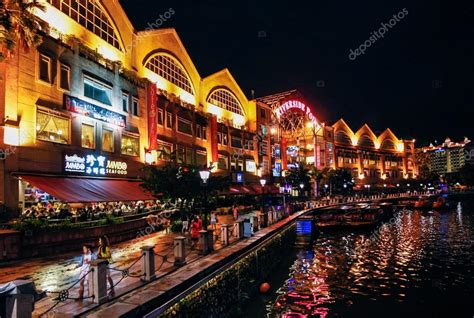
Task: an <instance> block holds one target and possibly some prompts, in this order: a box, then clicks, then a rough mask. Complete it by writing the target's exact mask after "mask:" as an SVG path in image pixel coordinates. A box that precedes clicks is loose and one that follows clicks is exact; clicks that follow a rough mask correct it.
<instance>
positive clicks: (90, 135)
mask: <svg viewBox="0 0 474 318" xmlns="http://www.w3.org/2000/svg"><path fill="white" fill-rule="evenodd" d="M81 140H82V147H83V148H88V149H95V126H93V125H87V124H82V133H81Z"/></svg>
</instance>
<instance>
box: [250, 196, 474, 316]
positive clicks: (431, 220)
mask: <svg viewBox="0 0 474 318" xmlns="http://www.w3.org/2000/svg"><path fill="white" fill-rule="evenodd" d="M374 233H376V234H378V235H376V236H375V237H374V236H372V234H374ZM371 236H372V237H371ZM473 245H474V201H469V202H468V201H464V202H463V203H459V204H456V203H454V204H451V208H450V209H449V211H439V212H437V211H413V212H406V213H397V214H396V215H395V217H394V218H393V220H391V222H387V223H385V224H383V225H382V226H380V227H379V228H378V229H374V230H366V231H347V230H346V231H332V232H329V231H327V232H325V233H321V234H320V236H319V237H318V238H317V239H316V240H315V241H314V242H313V244H311V245H309V246H307V247H305V248H301V247H295V248H298V249H299V250H298V252H297V257H296V260H295V261H294V263H293V265H292V266H291V267H290V268H289V276H288V277H289V278H288V279H287V280H286V281H285V282H284V284H282V285H281V286H280V288H278V289H277V291H276V292H275V294H274V295H273V298H272V299H265V300H264V302H265V303H266V313H267V316H269V317H288V318H290V317H308V318H309V317H322V318H326V317H382V316H383V317H401V316H404V317H446V316H449V317H463V316H466V317H472V315H473V314H474V309H472V307H471V303H472V299H474V298H473V296H474V255H473V253H472V252H473V251H474V248H473ZM252 306H254V307H255V306H259V305H258V301H257V302H255V304H252ZM252 306H251V307H252ZM252 312H253V313H255V312H256V311H255V310H253V311H252Z"/></svg>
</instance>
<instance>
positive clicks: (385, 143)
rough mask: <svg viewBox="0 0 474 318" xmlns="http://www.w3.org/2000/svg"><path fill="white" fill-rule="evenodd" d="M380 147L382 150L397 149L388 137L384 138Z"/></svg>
mask: <svg viewBox="0 0 474 318" xmlns="http://www.w3.org/2000/svg"><path fill="white" fill-rule="evenodd" d="M381 148H382V149H383V150H396V149H397V148H396V147H395V143H394V142H393V141H392V140H390V139H385V140H384V141H382V145H381Z"/></svg>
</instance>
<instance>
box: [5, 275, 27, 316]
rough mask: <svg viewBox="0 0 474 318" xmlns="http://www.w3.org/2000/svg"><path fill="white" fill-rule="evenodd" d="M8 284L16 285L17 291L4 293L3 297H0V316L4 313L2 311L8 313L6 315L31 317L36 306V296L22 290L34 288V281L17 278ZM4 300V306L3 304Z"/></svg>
mask: <svg viewBox="0 0 474 318" xmlns="http://www.w3.org/2000/svg"><path fill="white" fill-rule="evenodd" d="M8 285H10V286H12V287H16V290H17V291H16V292H10V293H8V294H7V295H4V296H3V297H4V298H3V299H1V298H0V316H1V315H2V312H4V314H5V315H6V316H5V317H12V318H22V317H25V318H31V317H32V316H33V310H34V307H35V298H34V297H35V296H34V295H32V294H26V293H25V294H23V293H22V290H25V291H27V290H30V291H32V290H34V284H33V282H32V281H28V280H17V281H12V282H9V283H8ZM7 289H8V287H7ZM2 302H3V306H4V307H3V306H2V304H1V303H2ZM2 307H3V308H2ZM1 309H3V310H1Z"/></svg>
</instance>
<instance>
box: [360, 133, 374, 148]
mask: <svg viewBox="0 0 474 318" xmlns="http://www.w3.org/2000/svg"><path fill="white" fill-rule="evenodd" d="M359 146H361V147H366V148H375V144H374V142H373V141H372V139H371V138H370V137H369V136H368V135H362V136H360V138H359Z"/></svg>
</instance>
